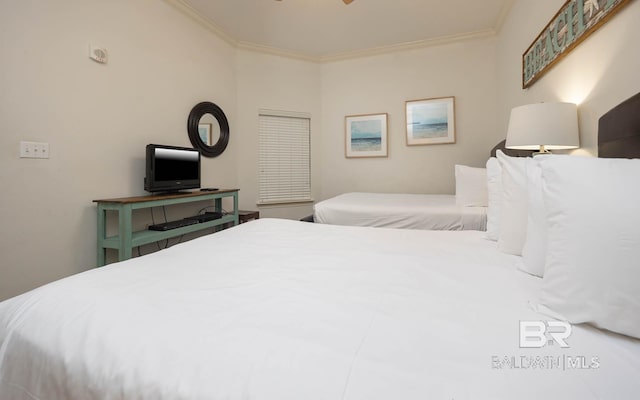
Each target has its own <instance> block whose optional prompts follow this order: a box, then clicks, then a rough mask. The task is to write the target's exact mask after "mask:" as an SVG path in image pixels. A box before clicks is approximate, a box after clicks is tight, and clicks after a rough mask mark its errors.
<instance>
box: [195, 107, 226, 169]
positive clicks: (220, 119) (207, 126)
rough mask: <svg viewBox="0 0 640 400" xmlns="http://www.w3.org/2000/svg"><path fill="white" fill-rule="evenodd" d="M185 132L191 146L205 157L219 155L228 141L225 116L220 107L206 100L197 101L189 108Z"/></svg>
mask: <svg viewBox="0 0 640 400" xmlns="http://www.w3.org/2000/svg"><path fill="white" fill-rule="evenodd" d="M214 118H215V121H214ZM216 122H217V123H216ZM187 132H188V133H189V140H190V141H191V144H192V145H193V147H194V148H196V149H198V150H200V153H201V154H202V155H203V156H205V157H217V156H219V155H220V154H222V152H223V151H224V149H226V148H227V144H228V143H229V121H227V116H226V115H224V111H222V109H221V108H220V107H218V106H217V105H215V104H213V103H211V102H208V101H203V102H202V103H198V104H196V106H195V107H193V109H191V112H190V113H189V119H188V120H187Z"/></svg>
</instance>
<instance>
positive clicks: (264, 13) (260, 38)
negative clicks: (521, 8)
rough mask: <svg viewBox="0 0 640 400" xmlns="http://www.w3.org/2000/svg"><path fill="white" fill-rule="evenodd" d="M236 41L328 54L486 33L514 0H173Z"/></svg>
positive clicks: (286, 50) (304, 53) (314, 56)
mask: <svg viewBox="0 0 640 400" xmlns="http://www.w3.org/2000/svg"><path fill="white" fill-rule="evenodd" d="M175 1H177V2H178V3H181V5H182V6H183V8H187V9H188V10H189V12H190V13H191V14H192V15H194V14H195V15H196V16H197V17H198V18H199V19H201V20H202V21H203V22H205V23H206V24H207V25H209V26H210V27H211V28H212V29H214V30H215V31H216V32H218V33H219V34H221V35H222V36H223V37H224V38H225V39H226V40H228V41H230V42H232V43H234V44H235V45H238V46H244V47H254V48H262V49H263V50H271V51H274V52H282V53H288V54H290V55H297V56H299V57H303V58H309V59H316V60H329V59H334V58H348V57H352V56H357V55H358V54H363V53H371V52H384V51H389V50H393V49H397V48H406V47H416V46H424V45H428V44H431V43H441V42H450V41H455V40H462V39H467V38H470V37H479V36H489V35H493V34H495V33H496V31H498V30H499V29H500V26H501V24H502V21H503V19H504V17H505V15H506V13H507V12H508V10H509V8H510V6H511V3H512V2H513V0H481V1H478V0H354V1H353V3H351V4H350V5H345V4H344V3H343V2H342V1H341V0H282V1H276V0H175Z"/></svg>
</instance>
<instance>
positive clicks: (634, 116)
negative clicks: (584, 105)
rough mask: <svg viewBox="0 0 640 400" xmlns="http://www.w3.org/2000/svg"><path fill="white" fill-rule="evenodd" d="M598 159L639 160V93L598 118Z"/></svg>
mask: <svg viewBox="0 0 640 400" xmlns="http://www.w3.org/2000/svg"><path fill="white" fill-rule="evenodd" d="M598 157H603V158H640V93H638V94H636V95H635V96H633V97H631V98H630V99H627V100H625V101H623V102H622V103H620V104H618V105H617V106H615V107H614V108H612V109H611V110H610V111H609V112H607V113H606V114H604V115H603V116H602V117H600V120H599V121H598Z"/></svg>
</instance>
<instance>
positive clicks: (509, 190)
mask: <svg viewBox="0 0 640 400" xmlns="http://www.w3.org/2000/svg"><path fill="white" fill-rule="evenodd" d="M496 155H497V156H498V161H499V162H500V166H501V167H502V189H503V197H502V212H501V214H500V234H499V235H498V249H499V250H500V251H501V252H503V253H508V254H515V255H517V256H520V255H522V247H523V246H524V241H525V237H526V233H527V173H526V171H527V166H528V165H529V163H531V162H533V159H531V158H529V157H509V156H507V155H505V154H504V153H503V152H501V151H500V150H498V151H497V152H496Z"/></svg>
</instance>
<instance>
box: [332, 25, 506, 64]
mask: <svg viewBox="0 0 640 400" xmlns="http://www.w3.org/2000/svg"><path fill="white" fill-rule="evenodd" d="M494 36H496V32H495V31H494V30H493V29H485V30H481V31H475V32H468V33H461V34H457V35H449V36H440V37H436V38H431V39H424V40H416V41H413V42H405V43H399V44H393V45H390V46H381V47H375V48H371V49H365V50H357V51H347V52H344V53H336V54H330V55H326V56H322V57H320V62H323V63H325V62H334V61H342V60H348V59H353V58H362V57H370V56H376V55H382V54H388V53H394V52H398V51H407V50H416V49H422V48H426V47H435V46H442V45H445V44H451V43H461V42H466V41H470V40H475V39H484V38H489V37H494Z"/></svg>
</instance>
